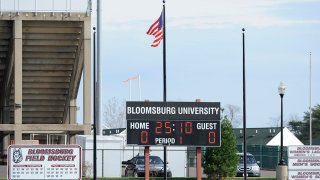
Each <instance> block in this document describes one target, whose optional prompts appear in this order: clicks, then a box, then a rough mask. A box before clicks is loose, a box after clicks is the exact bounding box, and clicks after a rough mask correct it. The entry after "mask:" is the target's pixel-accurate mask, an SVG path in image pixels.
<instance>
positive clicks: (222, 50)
mask: <svg viewBox="0 0 320 180" xmlns="http://www.w3.org/2000/svg"><path fill="white" fill-rule="evenodd" d="M101 2H102V14H103V16H102V22H101V24H102V37H101V38H102V47H101V48H102V51H101V57H102V59H101V60H102V70H103V72H102V93H103V100H102V101H103V102H104V103H106V100H107V99H109V98H111V97H117V98H119V99H128V98H129V86H128V84H124V83H122V80H125V79H127V78H128V77H132V76H135V75H137V74H140V76H141V91H142V99H150V100H151V101H161V100H162V99H163V97H162V95H163V84H162V75H163V74H162V44H160V46H159V47H158V48H151V47H150V44H151V43H152V40H153V38H152V37H150V36H147V35H146V31H147V30H148V28H149V26H150V25H151V24H152V23H153V22H154V21H155V20H156V19H157V18H158V17H159V15H160V13H161V10H162V1H161V0H158V1H155V0H152V1H150V0H138V1H130V0H117V1H103V0H102V1H101ZM318 7H320V1H315V0H244V1H241V3H240V1H238V0H229V1H217V0H199V1H191V0H172V1H170V0H168V1H167V2H166V22H167V23H166V25H167V26H166V29H167V100H168V101H194V100H195V99H196V98H200V99H201V100H202V101H219V102H221V104H222V106H225V105H227V104H232V105H236V106H239V107H240V108H242V31H241V29H242V28H245V29H246V77H247V78H246V81H247V84H246V85H247V86H246V87H247V127H269V126H275V125H276V124H275V122H274V121H273V120H272V119H277V118H278V117H279V116H280V97H279V94H278V91H277V88H278V85H279V83H280V81H283V82H284V83H285V84H286V86H287V91H286V94H285V96H284V119H285V120H286V119H289V118H290V116H292V115H296V116H298V117H300V118H301V119H302V117H303V112H305V111H307V110H308V107H309V59H310V56H309V52H312V56H311V57H312V72H313V73H312V92H313V94H312V105H315V104H318V103H319V101H320V94H319V92H320V85H319V83H320V63H319V57H320V56H319V54H320V49H319V47H320V46H319V45H320V33H319V32H320V11H319V9H318ZM132 100H139V87H138V81H132Z"/></svg>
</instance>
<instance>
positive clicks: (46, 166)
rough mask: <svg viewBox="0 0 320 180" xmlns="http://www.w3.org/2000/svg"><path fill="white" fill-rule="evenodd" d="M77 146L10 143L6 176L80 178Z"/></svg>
mask: <svg viewBox="0 0 320 180" xmlns="http://www.w3.org/2000/svg"><path fill="white" fill-rule="evenodd" d="M81 162H82V149H81V147H80V146H79V145H10V146H9V147H8V179H9V180H10V179H12V180H14V179H70V180H71V179H81V176H82V172H81V171H82V169H81V168H82V165H81Z"/></svg>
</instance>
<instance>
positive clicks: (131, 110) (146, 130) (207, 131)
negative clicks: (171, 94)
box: [126, 101, 221, 146]
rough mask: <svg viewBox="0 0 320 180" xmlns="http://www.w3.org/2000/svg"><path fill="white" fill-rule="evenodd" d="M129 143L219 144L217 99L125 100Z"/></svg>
mask: <svg viewBox="0 0 320 180" xmlns="http://www.w3.org/2000/svg"><path fill="white" fill-rule="evenodd" d="M126 119H127V144H128V145H141V146H151V145H170V146H172V145H173V146H221V132H220V129H221V125H220V103H218V102H133V101H130V102H127V106H126Z"/></svg>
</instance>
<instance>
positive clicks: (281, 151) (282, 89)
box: [278, 81, 286, 165]
mask: <svg viewBox="0 0 320 180" xmlns="http://www.w3.org/2000/svg"><path fill="white" fill-rule="evenodd" d="M285 91H286V86H285V85H284V83H283V82H282V81H281V82H280V85H279V87H278V92H279V95H280V98H281V147H280V148H281V149H280V161H279V165H285V164H286V163H285V162H284V160H283V96H284V93H285Z"/></svg>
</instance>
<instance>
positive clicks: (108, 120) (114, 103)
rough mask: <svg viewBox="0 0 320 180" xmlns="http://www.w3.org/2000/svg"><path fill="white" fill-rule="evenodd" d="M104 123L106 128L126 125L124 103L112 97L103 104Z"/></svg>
mask: <svg viewBox="0 0 320 180" xmlns="http://www.w3.org/2000/svg"><path fill="white" fill-rule="evenodd" d="M103 116H104V125H105V126H106V127H107V128H124V127H126V104H125V101H124V100H123V101H119V100H118V99H117V98H115V97H113V98H111V99H109V100H108V103H107V104H105V105H104V112H103Z"/></svg>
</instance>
